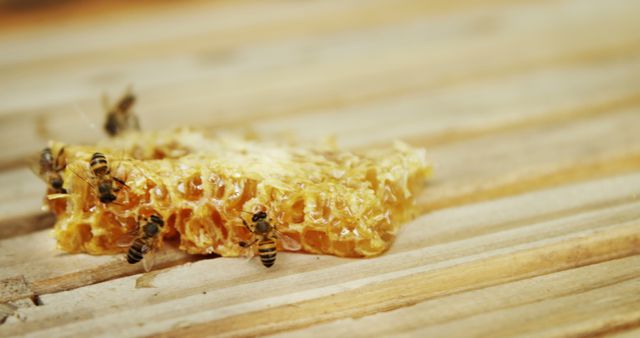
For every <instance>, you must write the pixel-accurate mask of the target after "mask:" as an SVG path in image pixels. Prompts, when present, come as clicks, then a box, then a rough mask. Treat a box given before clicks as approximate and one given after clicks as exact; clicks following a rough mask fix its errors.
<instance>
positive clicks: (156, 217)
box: [150, 215, 164, 227]
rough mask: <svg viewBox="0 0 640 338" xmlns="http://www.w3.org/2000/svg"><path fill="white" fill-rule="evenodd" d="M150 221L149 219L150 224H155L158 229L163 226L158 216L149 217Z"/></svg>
mask: <svg viewBox="0 0 640 338" xmlns="http://www.w3.org/2000/svg"><path fill="white" fill-rule="evenodd" d="M150 219H151V222H152V223H154V224H156V225H157V226H159V227H163V226H164V221H163V220H162V217H160V216H158V215H151V217H150Z"/></svg>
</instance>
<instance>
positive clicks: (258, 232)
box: [239, 211, 301, 268]
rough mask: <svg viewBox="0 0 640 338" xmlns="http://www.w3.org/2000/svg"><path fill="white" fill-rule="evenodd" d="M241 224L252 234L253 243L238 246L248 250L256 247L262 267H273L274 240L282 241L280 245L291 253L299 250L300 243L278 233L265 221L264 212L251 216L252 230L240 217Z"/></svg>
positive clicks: (275, 250)
mask: <svg viewBox="0 0 640 338" xmlns="http://www.w3.org/2000/svg"><path fill="white" fill-rule="evenodd" d="M240 219H241V220H242V224H244V226H245V227H246V228H247V230H249V231H250V232H251V233H252V234H253V241H251V242H250V243H246V242H240V243H239V245H240V246H241V247H243V248H249V247H251V246H252V245H254V244H256V243H257V245H258V255H259V256H260V260H261V261H262V265H264V266H265V267H267V268H270V267H271V266H273V264H274V263H275V261H276V253H277V249H276V240H277V239H279V240H281V241H282V245H283V247H284V248H285V249H287V250H291V251H298V250H300V248H301V247H300V243H298V242H297V241H296V240H294V239H293V238H291V237H289V236H287V235H285V234H283V233H281V232H279V231H278V230H277V229H276V228H275V227H274V226H273V225H271V220H267V213H266V212H264V211H258V212H256V213H254V214H253V216H252V217H251V221H252V222H253V228H252V227H250V226H249V225H248V224H247V222H246V221H245V220H244V218H242V217H240Z"/></svg>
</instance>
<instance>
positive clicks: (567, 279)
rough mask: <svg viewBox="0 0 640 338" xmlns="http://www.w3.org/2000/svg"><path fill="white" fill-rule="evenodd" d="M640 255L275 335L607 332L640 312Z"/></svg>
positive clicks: (557, 334)
mask: <svg viewBox="0 0 640 338" xmlns="http://www.w3.org/2000/svg"><path fill="white" fill-rule="evenodd" d="M639 262H640V256H631V257H627V258H622V259H618V260H613V261H607V262H604V263H600V264H594V265H589V266H586V267H582V268H576V269H571V270H566V271H561V272H558V273H552V274H548V275H543V276H539V277H534V278H530V279H524V280H521V281H517V282H512V283H507V284H501V285H497V286H492V287H488V288H484V289H479V290H474V291H470V292H463V293H460V294H454V295H451V296H445V297H437V298H433V299H430V300H427V301H424V302H421V303H418V304H416V305H414V306H409V307H404V308H400V309H397V310H393V311H389V312H383V313H378V314H374V315H371V316H367V317H361V318H345V319H341V320H337V321H335V322H331V323H327V324H322V325H317V326H312V327H309V328H305V329H302V330H298V331H293V332H286V333H284V334H282V335H276V336H284V335H291V334H294V335H304V336H305V337H327V336H332V337H339V336H345V335H349V336H354V337H371V336H447V337H470V336H474V337H488V336H491V337H513V336H528V335H531V336H542V335H543V336H545V337H573V336H599V335H607V336H608V334H610V333H612V331H616V330H619V331H623V330H627V329H629V327H631V328H632V327H633V324H635V323H637V320H638V319H640V317H638V316H639V315H640V313H637V311H633V310H634V309H636V310H637V307H633V306H631V305H632V304H633V303H634V302H635V303H636V304H637V302H638V299H636V298H635V297H637V295H638V288H640V283H639V282H640V270H639V269H640V264H638V263H639ZM594 299H600V300H601V301H599V302H594V301H593V300H594ZM625 305H626V307H625ZM621 310H622V311H621ZM629 310H631V311H629ZM621 312H622V313H621ZM545 326H546V327H548V328H553V329H549V330H547V331H545V330H544V329H542V330H541V328H544V327H545ZM558 328H560V329H558Z"/></svg>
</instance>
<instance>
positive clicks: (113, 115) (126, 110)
mask: <svg viewBox="0 0 640 338" xmlns="http://www.w3.org/2000/svg"><path fill="white" fill-rule="evenodd" d="M135 102H136V97H135V95H133V93H132V92H131V88H127V90H126V91H125V93H124V94H123V95H122V97H121V98H120V100H119V101H118V102H117V103H116V104H115V105H113V106H112V105H111V104H110V103H109V98H108V97H107V96H106V95H103V96H102V106H103V108H104V110H105V112H106V113H107V116H106V120H105V123H104V130H105V131H106V132H107V134H109V136H112V137H113V136H117V135H119V134H121V133H122V132H125V131H127V130H136V131H137V130H140V123H139V121H138V117H137V116H136V115H135V114H134V113H133V112H132V111H131V107H133V104H134V103H135Z"/></svg>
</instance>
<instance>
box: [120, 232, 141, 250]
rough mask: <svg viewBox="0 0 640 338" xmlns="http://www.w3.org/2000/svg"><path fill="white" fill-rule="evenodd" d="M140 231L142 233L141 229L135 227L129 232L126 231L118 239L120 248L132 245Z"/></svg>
mask: <svg viewBox="0 0 640 338" xmlns="http://www.w3.org/2000/svg"><path fill="white" fill-rule="evenodd" d="M139 233H140V230H139V229H134V230H131V231H129V232H127V233H124V234H123V235H122V236H120V237H118V240H117V241H116V245H117V246H118V247H120V248H126V247H129V246H131V243H133V241H135V239H136V238H137V237H138V235H139Z"/></svg>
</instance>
